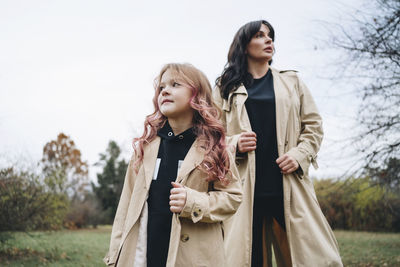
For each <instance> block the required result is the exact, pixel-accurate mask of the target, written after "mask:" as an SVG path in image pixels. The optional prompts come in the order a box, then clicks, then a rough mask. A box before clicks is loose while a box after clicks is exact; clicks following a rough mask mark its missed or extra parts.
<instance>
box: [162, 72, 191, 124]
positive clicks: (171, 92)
mask: <svg viewBox="0 0 400 267" xmlns="http://www.w3.org/2000/svg"><path fill="white" fill-rule="evenodd" d="M174 74H175V73H173V72H172V71H171V70H170V69H167V70H166V71H165V72H164V74H163V75H162V77H161V81H160V87H159V88H160V94H159V95H158V107H159V108H160V111H161V113H162V114H163V115H164V116H165V117H167V118H169V119H179V117H187V116H188V115H189V116H190V114H191V115H192V116H193V109H192V108H191V107H190V99H191V98H192V89H191V88H189V87H188V86H186V85H184V82H183V80H180V79H179V78H177V75H174Z"/></svg>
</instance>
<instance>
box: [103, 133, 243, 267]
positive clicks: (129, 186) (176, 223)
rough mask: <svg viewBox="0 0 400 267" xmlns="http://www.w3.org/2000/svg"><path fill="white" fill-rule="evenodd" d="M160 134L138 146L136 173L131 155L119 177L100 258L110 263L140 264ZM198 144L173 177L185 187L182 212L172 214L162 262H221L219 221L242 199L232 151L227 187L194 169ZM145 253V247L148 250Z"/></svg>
mask: <svg viewBox="0 0 400 267" xmlns="http://www.w3.org/2000/svg"><path fill="white" fill-rule="evenodd" d="M159 145H160V138H159V137H156V139H154V140H153V141H152V142H150V143H149V144H148V145H146V146H145V147H144V158H143V164H142V165H141V166H140V168H139V171H138V173H137V174H136V172H135V171H134V169H133V162H134V160H135V158H134V157H132V159H131V161H130V163H129V166H128V171H127V174H126V177H125V182H124V187H123V190H122V194H121V198H120V202H119V205H118V209H117V213H116V215H115V219H114V224H113V229H112V233H111V241H110V249H109V252H108V254H107V255H106V257H105V258H104V262H105V263H106V264H107V265H111V266H115V265H118V266H121V267H125V266H129V267H133V266H135V267H139V266H140V267H145V266H146V248H147V218H148V216H147V202H146V200H147V196H148V191H149V188H150V184H151V181H152V178H153V175H154V168H155V165H156V158H157V153H158V149H159ZM203 158H204V149H202V148H201V146H200V145H199V142H198V141H197V140H196V141H195V142H194V143H193V145H192V147H191V148H190V149H189V151H188V153H187V155H186V157H185V159H184V161H183V163H182V165H181V168H180V169H179V171H178V175H177V178H176V181H177V182H179V183H181V184H182V185H184V186H185V187H186V189H187V199H186V204H185V207H184V209H183V211H182V212H181V213H180V214H179V215H177V214H175V213H174V214H173V217H172V226H171V237H170V243H169V251H168V259H167V266H171V267H172V266H182V267H183V266H184V267H187V266H196V267H197V266H225V261H226V259H225V254H224V243H223V232H222V221H223V220H226V219H227V218H229V217H230V216H231V215H232V214H234V213H235V211H236V210H237V208H238V206H239V204H240V202H241V200H242V186H241V184H240V181H239V180H238V174H237V169H236V167H235V163H234V159H233V156H231V157H230V159H231V164H232V165H231V166H233V168H232V170H231V171H232V175H231V177H230V183H229V185H227V186H224V185H222V184H221V183H220V182H207V181H206V177H207V174H206V173H204V172H202V171H200V170H199V169H198V168H196V167H197V166H198V165H199V164H200V163H201V162H202V160H203ZM150 253H151V252H150Z"/></svg>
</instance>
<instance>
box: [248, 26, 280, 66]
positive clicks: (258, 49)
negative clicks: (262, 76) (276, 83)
mask: <svg viewBox="0 0 400 267" xmlns="http://www.w3.org/2000/svg"><path fill="white" fill-rule="evenodd" d="M246 54H247V60H253V61H266V62H268V61H270V60H271V59H272V56H273V54H274V42H273V41H272V39H271V37H269V29H268V27H267V26H266V25H265V24H261V27H260V30H259V31H258V32H257V33H256V34H255V35H254V36H253V38H251V40H250V42H249V43H248V45H247V49H246Z"/></svg>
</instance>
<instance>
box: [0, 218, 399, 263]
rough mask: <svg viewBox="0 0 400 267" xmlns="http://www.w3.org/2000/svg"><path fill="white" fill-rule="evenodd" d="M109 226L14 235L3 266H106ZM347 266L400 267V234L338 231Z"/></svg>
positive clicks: (0, 259)
mask: <svg viewBox="0 0 400 267" xmlns="http://www.w3.org/2000/svg"><path fill="white" fill-rule="evenodd" d="M110 231H111V227H110V226H103V227H99V228H98V229H88V230H78V231H67V230H66V231H58V232H33V233H30V234H29V235H27V234H24V233H14V234H13V235H14V239H12V240H11V241H10V242H9V243H8V244H7V245H6V246H5V247H4V246H3V247H2V248H1V250H0V266H103V263H102V258H103V256H104V254H105V253H106V251H107V248H108V242H109V239H110ZM335 235H336V237H337V239H338V242H339V246H340V252H341V255H342V259H343V263H344V265H345V266H390V267H392V266H400V234H393V233H367V232H350V231H335Z"/></svg>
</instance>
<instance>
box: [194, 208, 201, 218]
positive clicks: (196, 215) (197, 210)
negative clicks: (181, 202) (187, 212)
mask: <svg viewBox="0 0 400 267" xmlns="http://www.w3.org/2000/svg"><path fill="white" fill-rule="evenodd" d="M200 213H201V209H199V208H197V209H195V210H194V211H193V216H194V217H198V216H199V215H200Z"/></svg>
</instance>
